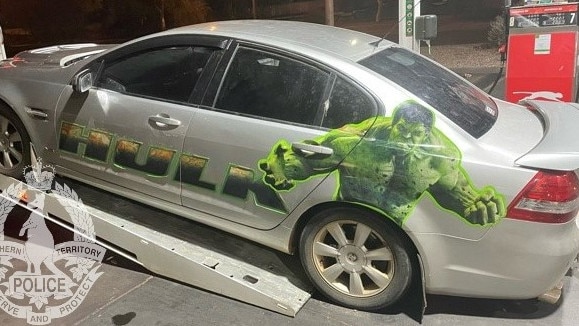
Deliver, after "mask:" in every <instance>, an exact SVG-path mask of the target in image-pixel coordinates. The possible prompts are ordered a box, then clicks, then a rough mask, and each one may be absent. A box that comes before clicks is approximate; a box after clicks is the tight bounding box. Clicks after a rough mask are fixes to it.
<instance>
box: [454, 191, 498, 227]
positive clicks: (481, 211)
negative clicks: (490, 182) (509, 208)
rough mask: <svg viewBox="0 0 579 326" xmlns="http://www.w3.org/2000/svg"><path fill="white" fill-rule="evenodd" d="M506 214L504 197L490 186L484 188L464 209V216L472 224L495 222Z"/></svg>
mask: <svg viewBox="0 0 579 326" xmlns="http://www.w3.org/2000/svg"><path fill="white" fill-rule="evenodd" d="M505 215H506V214H505V203H504V199H503V197H502V196H500V195H497V194H496V193H495V192H494V190H493V189H488V188H487V189H482V190H481V191H480V193H479V194H478V196H477V197H476V198H475V199H474V200H473V201H472V202H471V204H470V205H468V206H467V207H466V209H465V210H464V218H465V219H466V220H467V221H469V222H470V223H472V224H479V225H486V224H493V223H495V222H497V221H498V220H499V219H501V218H503V217H505Z"/></svg>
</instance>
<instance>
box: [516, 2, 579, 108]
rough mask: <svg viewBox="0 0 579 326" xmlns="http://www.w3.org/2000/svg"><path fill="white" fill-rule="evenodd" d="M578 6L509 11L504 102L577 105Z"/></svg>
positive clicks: (566, 4)
mask: <svg viewBox="0 0 579 326" xmlns="http://www.w3.org/2000/svg"><path fill="white" fill-rule="evenodd" d="M578 7H579V4H578V3H552V4H539V5H528V6H522V7H511V8H509V17H508V23H509V39H508V50H507V53H508V57H507V70H506V81H505V83H506V85H505V91H506V94H505V99H506V100H507V101H510V102H515V103H516V102H518V101H520V100H522V99H542V100H552V101H566V102H575V101H577V72H578V71H577V42H578V37H577V36H578V32H579V28H578V24H577V18H578V17H577V13H578Z"/></svg>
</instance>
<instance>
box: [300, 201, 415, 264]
mask: <svg viewBox="0 0 579 326" xmlns="http://www.w3.org/2000/svg"><path fill="white" fill-rule="evenodd" d="M339 208H356V209H361V210H364V211H366V212H368V213H371V214H372V215H374V216H375V217H376V218H382V219H383V221H384V223H386V224H388V226H389V227H390V228H391V229H393V230H396V231H397V232H398V233H399V234H400V235H401V236H402V237H403V238H404V240H405V245H407V246H408V248H409V249H410V250H412V252H413V253H414V254H416V255H419V256H421V253H420V251H419V250H418V246H417V245H416V244H415V243H414V240H413V239H412V238H411V237H410V236H409V235H408V233H407V232H406V231H405V230H404V229H403V228H402V227H400V225H398V224H396V222H394V221H393V220H392V219H390V218H389V217H387V216H386V215H384V214H383V213H381V212H379V211H376V210H374V209H371V208H369V207H368V206H366V205H362V204H358V203H353V202H340V201H334V202H325V203H320V204H318V205H315V206H312V207H310V208H309V209H308V210H307V211H305V212H304V213H303V214H302V215H301V216H300V218H299V219H298V221H297V223H296V224H295V227H294V229H293V231H292V235H291V238H290V243H289V252H290V253H292V254H295V252H296V251H297V249H298V248H299V246H300V243H299V242H300V235H301V233H302V232H303V230H304V228H305V227H306V225H307V224H308V223H309V222H310V221H311V220H312V218H314V216H316V215H317V214H318V213H320V212H322V211H324V210H329V209H339ZM416 259H418V258H417V257H416ZM413 263H415V264H418V261H413ZM417 266H418V265H417Z"/></svg>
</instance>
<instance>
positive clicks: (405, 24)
mask: <svg viewBox="0 0 579 326" xmlns="http://www.w3.org/2000/svg"><path fill="white" fill-rule="evenodd" d="M418 16H420V0H400V1H398V17H399V21H400V24H398V43H399V44H400V45H401V46H403V47H405V48H408V49H410V50H413V51H415V52H418V53H420V42H419V41H417V40H416V38H415V37H414V19H415V18H416V17H418Z"/></svg>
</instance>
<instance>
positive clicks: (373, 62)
mask: <svg viewBox="0 0 579 326" xmlns="http://www.w3.org/2000/svg"><path fill="white" fill-rule="evenodd" d="M359 63H360V64H361V65H363V66H365V67H367V68H369V69H372V70H373V71H375V72H377V73H379V74H380V75H382V76H384V77H386V78H388V79H390V80H392V81H393V82H395V83H397V84H398V85H400V86H402V87H403V88H405V89H406V90H408V91H409V92H411V93H413V94H415V95H416V96H417V97H418V98H420V99H422V100H423V101H424V102H426V103H428V104H430V105H431V106H432V107H433V108H435V109H437V110H438V111H439V112H440V113H442V114H444V115H445V116H446V117H448V118H449V119H450V120H452V121H453V122H454V123H456V124H457V125H458V126H459V127H461V128H462V129H464V130H465V131H466V132H468V133H469V134H470V135H472V136H473V137H475V138H479V137H480V136H482V135H484V134H485V133H486V132H487V131H488V130H489V129H490V128H491V127H492V125H493V124H494V123H495V121H496V119H497V115H498V110H497V107H496V104H495V103H494V101H493V100H492V99H490V97H489V96H488V95H487V94H486V93H485V92H483V91H482V90H480V89H478V88H476V87H474V86H472V85H471V84H469V83H467V82H466V81H464V80H463V79H461V78H460V77H458V76H456V75H454V74H453V73H451V72H450V71H448V70H446V69H445V68H442V67H440V66H438V65H436V64H433V63H432V62H430V61H429V60H427V59H425V58H423V57H422V56H420V55H418V54H416V53H413V52H412V51H409V50H407V49H403V48H399V47H391V48H388V49H385V50H383V51H380V52H378V53H376V54H374V55H372V56H370V57H368V58H365V59H363V60H361V61H360V62H359Z"/></svg>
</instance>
